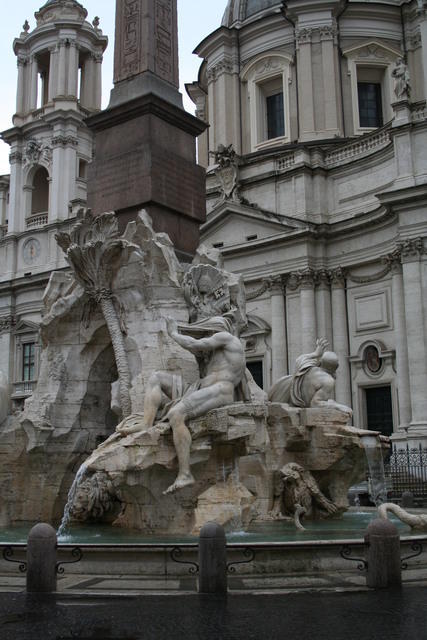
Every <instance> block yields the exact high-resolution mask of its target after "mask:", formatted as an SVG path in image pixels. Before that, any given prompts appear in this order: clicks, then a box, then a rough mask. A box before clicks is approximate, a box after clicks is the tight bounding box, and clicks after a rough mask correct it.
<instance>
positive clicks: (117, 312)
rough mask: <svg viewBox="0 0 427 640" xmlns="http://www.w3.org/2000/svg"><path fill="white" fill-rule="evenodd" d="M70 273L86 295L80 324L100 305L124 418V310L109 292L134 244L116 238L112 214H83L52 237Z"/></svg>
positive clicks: (127, 387)
mask: <svg viewBox="0 0 427 640" xmlns="http://www.w3.org/2000/svg"><path fill="white" fill-rule="evenodd" d="M55 238H56V241H57V243H58V245H59V246H60V247H61V249H62V250H63V251H64V253H65V258H66V260H67V262H68V264H69V265H70V267H71V268H72V270H73V273H74V277H75V279H76V281H77V282H78V284H80V285H81V286H82V287H83V288H84V290H85V293H86V295H87V303H86V305H85V308H84V311H83V315H84V318H83V321H84V322H85V323H86V324H87V325H88V323H89V321H90V316H91V313H92V312H93V311H94V310H95V309H96V308H97V307H98V306H99V307H100V308H101V311H102V314H103V316H104V319H105V322H106V324H107V327H108V331H109V333H110V336H111V342H112V345H113V350H114V356H115V360H116V366H117V372H118V375H119V388H120V404H121V408H122V413H123V417H124V418H125V417H127V416H128V415H130V414H131V412H132V407H131V400H130V393H129V391H130V385H131V380H130V370H129V364H128V359H127V355H126V350H125V344H124V335H125V334H126V328H125V325H124V321H123V309H122V305H121V303H120V301H119V300H118V298H117V296H115V295H114V294H113V292H112V289H111V287H112V280H113V276H114V273H115V272H116V270H117V267H118V263H119V260H120V258H121V256H122V255H123V252H124V251H128V250H130V249H133V248H135V249H136V247H134V246H133V245H131V243H129V242H127V241H126V240H124V239H123V238H120V237H119V231H118V224H117V218H116V216H115V214H114V212H109V213H103V214H102V215H100V216H97V217H93V216H92V215H91V214H90V211H86V212H85V214H84V216H83V217H82V219H81V220H80V221H79V222H78V223H77V224H76V225H75V226H74V227H73V228H72V230H71V232H70V233H69V234H68V233H58V234H56V236H55Z"/></svg>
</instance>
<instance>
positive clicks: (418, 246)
mask: <svg viewBox="0 0 427 640" xmlns="http://www.w3.org/2000/svg"><path fill="white" fill-rule="evenodd" d="M397 250H398V251H399V252H400V254H401V256H402V262H403V263H405V262H416V261H418V260H419V259H420V257H421V256H422V255H423V254H424V253H425V249H424V239H423V238H413V239H408V240H403V241H402V242H398V243H397Z"/></svg>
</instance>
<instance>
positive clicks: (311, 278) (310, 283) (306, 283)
mask: <svg viewBox="0 0 427 640" xmlns="http://www.w3.org/2000/svg"><path fill="white" fill-rule="evenodd" d="M299 277H300V287H301V288H302V289H313V288H314V287H315V285H316V272H315V271H314V269H311V267H307V269H303V270H302V271H300V272H299Z"/></svg>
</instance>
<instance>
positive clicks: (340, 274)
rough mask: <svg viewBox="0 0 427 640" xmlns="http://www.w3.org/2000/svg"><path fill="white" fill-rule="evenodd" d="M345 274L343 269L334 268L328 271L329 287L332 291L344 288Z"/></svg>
mask: <svg viewBox="0 0 427 640" xmlns="http://www.w3.org/2000/svg"><path fill="white" fill-rule="evenodd" d="M346 276H347V273H346V270H345V269H343V267H336V268H335V269H331V270H330V271H329V277H330V279H331V285H332V287H333V288H334V289H343V288H344V287H345V279H346Z"/></svg>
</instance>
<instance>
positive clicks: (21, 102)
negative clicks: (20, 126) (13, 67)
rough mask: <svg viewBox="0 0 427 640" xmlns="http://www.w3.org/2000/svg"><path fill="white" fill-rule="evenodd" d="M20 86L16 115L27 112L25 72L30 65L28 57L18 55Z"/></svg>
mask: <svg viewBox="0 0 427 640" xmlns="http://www.w3.org/2000/svg"><path fill="white" fill-rule="evenodd" d="M17 62H18V86H17V90H16V113H19V114H21V113H23V112H24V111H25V75H26V74H25V70H26V67H27V64H28V57H27V56H24V55H18V59H17Z"/></svg>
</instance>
